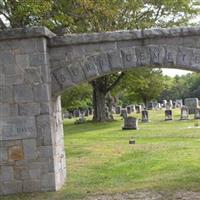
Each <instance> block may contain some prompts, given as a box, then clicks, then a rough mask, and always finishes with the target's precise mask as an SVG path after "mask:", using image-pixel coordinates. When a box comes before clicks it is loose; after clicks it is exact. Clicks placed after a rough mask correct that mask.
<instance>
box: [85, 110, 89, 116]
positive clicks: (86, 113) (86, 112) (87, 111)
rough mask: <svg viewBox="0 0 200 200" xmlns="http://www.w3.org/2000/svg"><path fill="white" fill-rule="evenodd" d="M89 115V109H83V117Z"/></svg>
mask: <svg viewBox="0 0 200 200" xmlns="http://www.w3.org/2000/svg"><path fill="white" fill-rule="evenodd" d="M88 116H89V109H85V117H88Z"/></svg>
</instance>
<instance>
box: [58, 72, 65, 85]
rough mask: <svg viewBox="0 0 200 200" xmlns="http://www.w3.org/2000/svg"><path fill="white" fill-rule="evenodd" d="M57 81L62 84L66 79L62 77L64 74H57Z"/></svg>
mask: <svg viewBox="0 0 200 200" xmlns="http://www.w3.org/2000/svg"><path fill="white" fill-rule="evenodd" d="M59 81H60V82H61V83H64V82H65V81H66V77H65V76H64V74H59Z"/></svg>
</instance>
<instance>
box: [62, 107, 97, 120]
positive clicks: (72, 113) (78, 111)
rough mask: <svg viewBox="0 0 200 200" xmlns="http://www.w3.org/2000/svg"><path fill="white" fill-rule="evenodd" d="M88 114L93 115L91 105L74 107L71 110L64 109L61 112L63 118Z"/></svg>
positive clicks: (86, 115)
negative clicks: (84, 107)
mask: <svg viewBox="0 0 200 200" xmlns="http://www.w3.org/2000/svg"><path fill="white" fill-rule="evenodd" d="M90 115H93V109H92V108H91V107H89V108H86V109H82V110H81V109H75V110H73V111H65V112H64V113H63V118H68V119H71V118H73V117H75V118H77V117H83V116H85V117H88V116H90Z"/></svg>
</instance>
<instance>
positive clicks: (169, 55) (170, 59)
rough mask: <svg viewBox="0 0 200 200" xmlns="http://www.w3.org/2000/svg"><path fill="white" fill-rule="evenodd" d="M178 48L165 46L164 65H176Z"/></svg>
mask: <svg viewBox="0 0 200 200" xmlns="http://www.w3.org/2000/svg"><path fill="white" fill-rule="evenodd" d="M177 52H178V48H177V47H171V46H165V62H164V64H165V65H176V57H177Z"/></svg>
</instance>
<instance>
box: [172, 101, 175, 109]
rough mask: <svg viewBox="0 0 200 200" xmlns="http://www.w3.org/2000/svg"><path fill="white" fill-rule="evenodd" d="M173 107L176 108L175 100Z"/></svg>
mask: <svg viewBox="0 0 200 200" xmlns="http://www.w3.org/2000/svg"><path fill="white" fill-rule="evenodd" d="M172 108H173V109H175V108H176V102H175V101H173V107H172Z"/></svg>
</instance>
